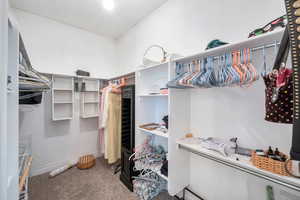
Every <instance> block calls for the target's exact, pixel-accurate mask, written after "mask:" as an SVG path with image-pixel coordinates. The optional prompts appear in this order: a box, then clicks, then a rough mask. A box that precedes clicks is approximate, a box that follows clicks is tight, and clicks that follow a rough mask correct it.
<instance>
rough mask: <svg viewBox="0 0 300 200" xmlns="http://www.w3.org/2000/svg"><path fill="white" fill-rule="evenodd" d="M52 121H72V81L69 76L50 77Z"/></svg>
mask: <svg viewBox="0 0 300 200" xmlns="http://www.w3.org/2000/svg"><path fill="white" fill-rule="evenodd" d="M52 83H53V86H52V120H53V121H64V120H71V119H73V115H74V79H73V77H69V76H62V75H52Z"/></svg>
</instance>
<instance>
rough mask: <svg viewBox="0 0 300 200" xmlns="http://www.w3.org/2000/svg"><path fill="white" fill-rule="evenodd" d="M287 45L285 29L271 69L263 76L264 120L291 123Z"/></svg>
mask: <svg viewBox="0 0 300 200" xmlns="http://www.w3.org/2000/svg"><path fill="white" fill-rule="evenodd" d="M289 47H290V42H289V34H288V29H286V31H285V32H284V35H283V38H282V40H281V44H280V48H279V51H278V54H277V56H276V59H275V63H274V67H273V71H272V72H270V73H268V74H266V75H265V76H263V79H264V82H265V85H266V89H265V95H266V100H265V108H266V116H265V120H267V121H270V122H276V123H285V124H293V77H292V69H288V68H287V67H286V61H287V58H288V54H289V49H290V48H289Z"/></svg>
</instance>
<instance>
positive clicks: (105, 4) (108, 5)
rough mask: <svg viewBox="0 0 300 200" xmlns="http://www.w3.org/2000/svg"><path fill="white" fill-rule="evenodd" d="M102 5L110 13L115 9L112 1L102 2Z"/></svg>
mask: <svg viewBox="0 0 300 200" xmlns="http://www.w3.org/2000/svg"><path fill="white" fill-rule="evenodd" d="M102 5H103V7H104V8H105V9H106V10H108V11H111V10H113V9H114V8H115V2H114V0H102Z"/></svg>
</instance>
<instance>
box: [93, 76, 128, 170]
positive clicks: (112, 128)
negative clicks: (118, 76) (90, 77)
mask: <svg viewBox="0 0 300 200" xmlns="http://www.w3.org/2000/svg"><path fill="white" fill-rule="evenodd" d="M123 85H124V81H122V83H121V84H114V85H113V84H110V85H109V86H107V87H106V88H104V89H103V90H102V95H101V104H100V117H99V124H100V126H99V135H100V144H101V147H100V148H101V149H100V152H101V153H102V154H104V158H105V159H107V160H108V163H109V164H113V163H115V162H117V161H118V160H119V159H120V158H121V91H120V89H119V88H120V87H121V86H123Z"/></svg>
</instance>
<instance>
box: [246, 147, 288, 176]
mask: <svg viewBox="0 0 300 200" xmlns="http://www.w3.org/2000/svg"><path fill="white" fill-rule="evenodd" d="M280 154H281V155H285V154H283V153H280ZM285 156H286V158H288V156H287V155H285ZM251 162H252V164H253V165H254V166H255V167H257V168H260V169H263V170H267V171H269V172H272V173H275V174H279V175H282V176H289V174H288V173H287V172H286V170H285V166H284V165H285V162H282V161H278V160H274V159H272V158H268V157H263V156H259V155H257V154H256V153H255V152H253V153H252V157H251ZM287 167H288V169H291V162H289V163H288V166H287Z"/></svg>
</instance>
